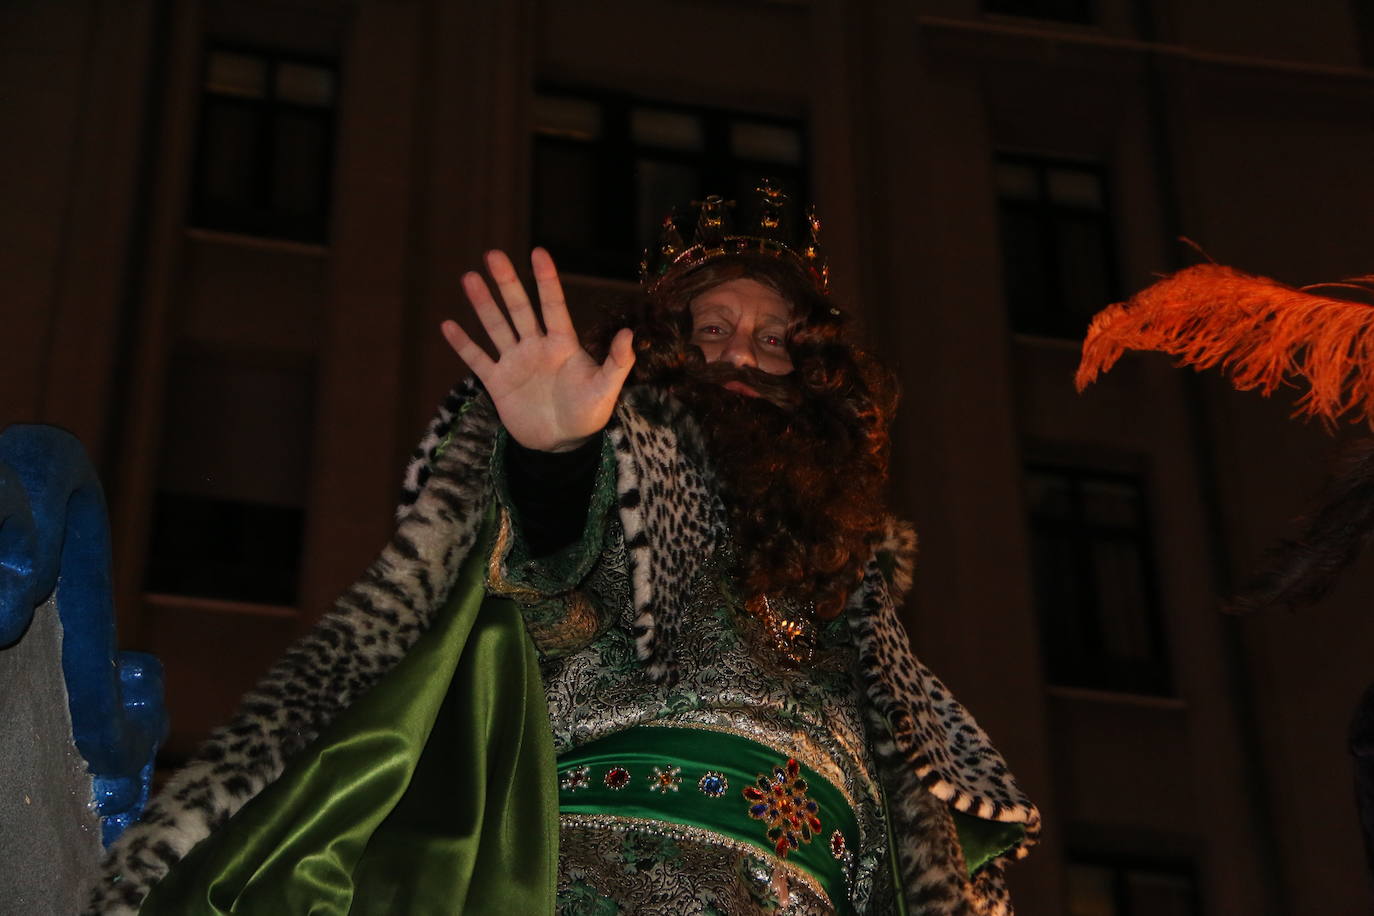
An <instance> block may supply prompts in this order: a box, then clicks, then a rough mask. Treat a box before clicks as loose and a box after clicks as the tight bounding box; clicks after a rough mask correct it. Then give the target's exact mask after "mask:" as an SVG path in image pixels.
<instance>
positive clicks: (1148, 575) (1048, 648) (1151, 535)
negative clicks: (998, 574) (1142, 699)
mask: <svg viewBox="0 0 1374 916" xmlns="http://www.w3.org/2000/svg"><path fill="white" fill-rule="evenodd" d="M1035 474H1040V475H1048V476H1058V477H1060V478H1061V479H1064V480H1068V481H1070V482H1071V488H1070V492H1071V496H1070V500H1071V517H1070V518H1069V519H1067V520H1061V519H1054V518H1047V517H1046V516H1045V515H1044V514H1043V513H1037V512H1036V509H1035V507H1034V506H1033V505H1032V504H1031V501H1030V499H1029V493H1027V498H1026V503H1025V511H1026V530H1027V537H1028V541H1029V545H1028V546H1029V547H1030V565H1031V569H1030V573H1031V582H1032V589H1033V603H1034V606H1035V612H1036V618H1037V621H1038V624H1039V630H1040V634H1041V656H1042V664H1043V666H1044V673H1045V682H1046V684H1047V685H1050V686H1053V687H1068V688H1075V689H1086V690H1100V691H1104V692H1108V693H1119V694H1128V695H1138V696H1151V697H1165V698H1169V697H1175V696H1177V685H1176V683H1175V678H1174V671H1173V663H1172V658H1171V655H1170V643H1169V639H1168V632H1167V629H1166V627H1165V625H1164V613H1163V610H1164V609H1163V597H1162V595H1163V589H1162V587H1161V583H1160V567H1159V560H1158V550H1157V548H1156V534H1155V526H1154V523H1153V513H1152V511H1151V502H1152V500H1151V485H1150V480H1149V475H1148V473H1146V472H1145V470H1144V469H1132V468H1128V467H1122V466H1119V465H1118V466H1103V465H1101V464H1089V463H1087V462H1076V461H1065V460H1063V459H1062V458H1055V457H1050V456H1036V455H1031V456H1028V457H1027V458H1026V459H1025V460H1024V461H1023V462H1022V475H1023V480H1024V481H1025V484H1026V486H1027V487H1029V483H1030V480H1031V476H1032V475H1035ZM1095 481H1100V482H1104V483H1108V484H1113V485H1121V484H1126V485H1128V486H1130V487H1131V488H1132V489H1133V490H1134V491H1135V495H1136V502H1137V507H1138V514H1137V519H1136V522H1137V523H1136V525H1135V526H1134V527H1133V528H1122V527H1119V526H1111V525H1103V524H1096V523H1092V522H1090V521H1088V520H1087V519H1086V518H1085V511H1084V497H1083V490H1084V484H1086V483H1091V482H1095ZM1103 534H1106V535H1107V536H1108V537H1107V538H1103V537H1102V535H1103ZM1047 535H1048V536H1050V537H1057V538H1064V537H1065V536H1067V539H1068V541H1069V543H1071V544H1072V545H1073V550H1072V556H1073V559H1074V576H1075V578H1076V579H1077V581H1078V583H1079V588H1077V589H1076V590H1075V593H1076V596H1077V597H1078V599H1079V600H1078V606H1077V607H1074V608H1071V609H1061V610H1060V613H1061V614H1068V615H1071V618H1070V622H1071V623H1072V632H1074V633H1075V634H1077V636H1078V644H1077V645H1076V646H1071V647H1065V646H1063V645H1062V643H1061V642H1060V641H1059V640H1058V638H1057V637H1056V633H1057V632H1058V631H1057V630H1055V629H1053V628H1052V624H1054V623H1059V622H1063V621H1064V620H1065V618H1064V617H1058V618H1051V617H1050V616H1049V609H1048V608H1047V607H1046V606H1045V597H1044V596H1045V593H1046V591H1047V589H1046V586H1045V584H1044V582H1043V581H1042V576H1043V575H1044V572H1045V570H1043V569H1042V568H1041V567H1040V564H1039V563H1038V561H1037V556H1038V549H1039V547H1040V544H1041V543H1042V538H1044V537H1045V536H1047ZM1105 540H1110V541H1112V542H1115V543H1122V542H1126V543H1133V544H1134V546H1135V552H1134V555H1135V556H1136V557H1137V558H1138V561H1139V564H1140V573H1141V583H1142V586H1143V588H1144V594H1142V595H1141V596H1140V597H1141V607H1142V609H1143V616H1144V619H1143V620H1141V621H1137V622H1138V623H1139V624H1141V625H1143V627H1144V632H1145V635H1146V637H1147V639H1148V641H1149V644H1150V650H1151V651H1150V652H1149V654H1148V655H1147V656H1145V657H1143V658H1141V659H1140V660H1139V663H1138V664H1130V665H1129V666H1128V665H1127V663H1128V662H1134V661H1135V660H1130V659H1124V658H1119V657H1112V656H1109V655H1107V654H1106V651H1105V649H1106V646H1105V642H1106V640H1105V635H1104V634H1105V628H1104V626H1103V623H1104V622H1105V620H1106V619H1107V618H1106V614H1105V611H1106V609H1104V608H1103V607H1101V606H1100V605H1101V602H1100V590H1099V588H1098V582H1099V581H1100V580H1101V578H1102V571H1101V570H1100V569H1098V565H1097V562H1096V560H1095V558H1094V555H1093V547H1094V545H1096V544H1100V543H1103V542H1104V541H1105ZM1066 648H1069V649H1071V652H1070V653H1065V651H1064V650H1065V649H1066ZM1056 650H1058V651H1056Z"/></svg>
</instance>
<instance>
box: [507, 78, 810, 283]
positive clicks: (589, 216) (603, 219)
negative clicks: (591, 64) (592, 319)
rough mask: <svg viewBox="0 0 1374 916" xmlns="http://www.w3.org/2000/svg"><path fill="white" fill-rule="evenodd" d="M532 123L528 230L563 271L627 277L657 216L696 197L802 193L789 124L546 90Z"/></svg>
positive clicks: (801, 150)
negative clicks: (760, 187)
mask: <svg viewBox="0 0 1374 916" xmlns="http://www.w3.org/2000/svg"><path fill="white" fill-rule="evenodd" d="M534 123H535V136H534V175H533V185H534V193H533V195H532V197H533V201H532V202H533V206H534V213H533V216H532V220H531V226H532V229H533V232H532V234H533V237H534V241H535V242H536V243H537V244H541V245H545V246H547V247H549V248H550V249H551V250H552V251H553V252H554V254H555V255H556V256H557V258H558V261H559V264H560V266H562V267H564V268H565V269H567V270H569V271H571V272H574V273H583V274H590V275H593V276H604V277H621V278H628V277H632V276H635V275H636V272H637V271H638V268H639V260H640V255H641V253H642V252H643V251H644V249H645V248H648V247H650V246H651V245H654V244H656V243H657V241H658V229H659V225H660V223H661V221H662V219H663V217H664V216H666V215H667V214H668V212H669V211H670V209H671V208H672V207H673V206H675V205H681V204H684V203H687V202H690V201H693V200H700V199H701V198H702V197H703V196H704V195H706V194H721V195H723V196H725V197H726V198H728V199H738V198H739V196H740V195H742V194H743V193H744V192H746V191H748V190H750V189H752V188H753V187H755V186H756V185H757V184H758V182H759V180H760V179H762V178H773V179H774V180H775V181H776V183H777V184H778V185H779V186H781V187H782V189H783V190H784V191H786V192H787V193H788V194H790V195H792V197H793V199H794V200H797V201H798V202H799V203H800V202H802V199H803V198H805V196H806V180H807V175H806V165H805V149H806V143H805V136H804V131H803V127H802V122H801V121H799V120H788V119H780V118H770V117H765V116H761V115H753V114H746V113H743V112H737V111H727V110H722V109H712V108H699V107H689V106H683V105H672V104H668V103H663V102H652V101H646V100H643V99H636V98H634V97H632V96H628V95H621V94H614V93H606V92H585V91H575V90H568V89H554V88H550V89H545V90H543V91H541V92H539V93H538V94H537V95H536V97H535V110H534Z"/></svg>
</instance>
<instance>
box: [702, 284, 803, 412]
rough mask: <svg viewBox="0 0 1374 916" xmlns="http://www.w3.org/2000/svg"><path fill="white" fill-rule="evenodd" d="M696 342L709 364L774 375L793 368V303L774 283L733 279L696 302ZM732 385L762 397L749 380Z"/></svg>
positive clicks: (709, 290) (754, 395)
mask: <svg viewBox="0 0 1374 916" xmlns="http://www.w3.org/2000/svg"><path fill="white" fill-rule="evenodd" d="M688 308H689V310H690V311H691V314H692V343H694V344H696V345H697V347H699V348H700V349H701V352H702V355H703V356H705V357H706V361H707V362H708V363H716V362H723V363H729V364H730V365H733V366H736V367H739V366H748V367H750V368H754V369H758V370H761V371H763V372H767V373H768V374H770V375H786V374H787V373H789V372H791V371H792V357H791V356H790V355H789V354H788V352H787V325H788V322H789V321H790V320H791V318H792V303H790V302H788V301H787V300H786V299H784V298H783V297H782V296H781V295H779V294H778V292H777V291H776V290H774V289H772V288H771V287H769V286H765V285H764V284H762V283H760V282H758V281H757V280H753V279H750V278H748V277H740V278H738V279H735V280H727V281H725V282H724V283H721V284H720V285H718V286H713V287H711V288H710V289H708V290H707V291H706V292H704V293H701V294H700V295H698V296H697V297H696V298H695V299H693V300H692V302H691V304H690V305H689V306H688ZM725 387H726V388H728V389H730V390H732V391H736V392H737V393H739V394H743V395H748V396H750V397H758V392H757V391H755V390H753V389H752V388H750V387H749V385H747V384H746V383H744V382H738V381H732V382H727V383H726V385H725Z"/></svg>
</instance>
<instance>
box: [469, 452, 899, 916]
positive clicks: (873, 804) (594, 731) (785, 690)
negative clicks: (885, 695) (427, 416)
mask: <svg viewBox="0 0 1374 916" xmlns="http://www.w3.org/2000/svg"><path fill="white" fill-rule="evenodd" d="M499 451H500V450H499V449H498V453H499ZM498 460H499V457H498ZM497 466H498V467H500V465H497ZM498 476H499V475H498ZM613 489H614V481H613V466H612V465H610V464H609V463H603V466H602V468H601V470H600V471H599V472H598V478H597V483H596V487H595V490H594V493H593V496H592V501H591V510H590V511H589V513H588V520H587V525H586V529H585V531H584V533H583V536H582V538H581V539H580V541H579V542H577V543H575V544H573V545H571V546H570V547H567V548H565V549H563V550H560V551H558V552H556V553H554V554H552V555H550V556H547V557H543V558H540V559H531V558H530V557H529V556H528V552H527V550H526V549H525V546H524V543H523V538H522V536H521V533H520V531H519V525H518V522H516V523H512V522H511V519H510V516H509V514H508V515H507V516H506V519H505V520H504V521H503V526H502V541H501V543H500V544H499V545H498V549H497V550H496V551H495V553H494V562H493V567H492V570H491V575H490V577H489V588H490V589H492V590H493V591H496V592H500V593H504V594H509V595H511V596H512V597H515V598H516V600H517V601H518V602H519V603H520V604H521V606H522V609H523V611H524V614H525V619H526V623H527V625H528V626H529V629H530V632H531V634H532V636H533V638H534V642H535V645H536V646H537V647H538V648H539V651H540V653H541V656H542V660H543V661H542V669H543V676H544V685H545V692H546V695H547V698H548V704H549V714H550V719H551V721H552V725H553V736H554V747H555V750H556V752H557V753H558V755H559V756H560V757H561V756H562V755H564V754H565V753H567V752H568V751H571V750H573V749H575V748H578V747H580V746H583V745H585V744H587V743H588V742H592V741H595V740H596V739H599V738H603V737H606V736H608V735H611V734H615V733H619V732H623V731H624V730H625V729H629V728H634V727H636V726H665V725H666V726H676V727H679V728H694V729H706V730H713V731H723V732H727V733H732V734H735V735H739V736H742V737H746V738H749V739H752V740H753V741H755V742H758V743H761V744H765V745H768V746H769V747H771V748H773V749H774V750H775V751H776V753H777V760H778V763H779V765H785V763H786V761H787V760H788V758H790V757H791V758H796V759H798V760H800V761H802V762H803V763H805V764H806V765H808V766H810V767H812V768H813V769H814V770H815V771H816V772H817V773H819V774H820V775H822V776H823V777H825V778H826V779H827V781H829V782H830V783H831V784H832V785H834V786H835V787H837V788H839V789H840V790H841V791H842V793H843V794H844V795H845V796H846V798H847V800H848V802H849V805H850V808H851V809H852V811H853V814H854V817H855V820H856V821H857V828H858V834H859V843H858V848H857V849H850V850H849V851H848V856H847V858H846V859H842V861H844V862H845V865H846V883H847V884H848V891H849V894H850V900H851V902H852V903H853V905H854V909H855V911H856V912H859V913H868V912H887V911H888V910H889V909H890V908H891V907H892V902H891V898H892V886H891V877H890V869H889V864H888V863H889V860H888V849H887V847H888V842H887V836H886V828H885V819H884V816H883V800H882V794H881V789H880V788H879V785H878V781H877V775H876V768H875V765H874V762H873V759H872V755H871V753H870V750H869V747H868V744H867V741H866V739H865V736H864V724H863V720H862V717H861V712H860V702H859V695H858V693H857V692H856V687H855V683H856V680H855V676H854V671H853V666H854V664H855V661H856V659H855V652H854V648H853V645H852V643H851V642H850V641H849V636H848V628H847V627H846V626H845V625H844V623H843V621H842V620H841V621H835V622H832V623H831V624H829V625H827V626H825V627H824V628H823V630H822V632H820V633H819V634H818V637H819V639H818V642H819V646H818V649H817V651H816V653H815V656H814V658H813V659H812V661H811V662H810V663H809V664H807V665H804V666H797V665H796V664H795V663H789V662H788V660H787V659H786V658H785V657H783V656H782V655H781V654H780V653H779V652H778V651H777V650H775V649H774V648H773V647H772V644H771V643H770V641H769V639H768V634H766V633H764V632H763V631H762V630H761V628H760V627H759V626H758V625H757V624H756V623H755V620H754V618H753V617H750V616H747V615H746V614H745V613H744V612H743V610H742V608H741V607H740V606H739V602H738V600H737V599H736V598H735V596H734V595H733V591H732V589H731V587H730V577H729V576H728V574H727V573H726V569H728V554H729V548H728V546H721V547H718V548H717V550H716V552H715V555H714V556H713V557H712V558H711V559H710V560H709V561H708V562H706V563H705V564H703V567H702V571H701V572H700V574H699V575H698V576H697V577H696V579H695V581H694V582H693V585H692V595H691V605H690V607H691V612H690V613H689V614H688V615H687V619H686V620H685V622H684V625H683V629H682V630H681V632H680V633H679V634H678V643H677V646H678V658H679V666H680V678H679V680H678V681H677V683H676V684H674V685H672V686H665V685H663V684H658V683H655V682H654V681H652V680H650V678H649V677H648V676H647V674H646V672H645V670H644V666H643V665H642V664H641V663H640V662H639V661H638V660H637V659H636V657H635V646H634V638H633V636H632V635H631V623H632V619H633V614H632V610H631V607H630V600H629V585H628V582H627V580H626V569H625V554H624V549H623V536H622V534H621V531H620V526H619V523H618V521H617V520H616V514H615V513H614V512H613V511H610V506H611V503H612V500H611V495H612V493H613ZM506 505H507V507H509V505H510V504H509V501H508V500H507V501H506ZM507 511H508V512H509V508H508V509H507ZM503 559H504V562H502V560H503ZM603 769H604V768H603ZM702 775H703V774H702V773H694V772H687V771H685V770H684V771H683V772H682V773H681V774H680V780H681V781H680V785H679V787H678V791H680V792H683V793H699V792H700V791H701V790H700V789H699V787H698V781H699V779H700V778H701V776H702ZM603 777H604V772H602V771H601V770H598V771H594V772H592V773H591V774H590V778H591V779H595V780H600V779H602V778H603ZM630 779H631V783H630V787H629V789H627V791H629V790H633V788H634V787H636V786H638V787H639V790H640V791H646V790H645V789H644V788H643V786H644V783H643V782H642V781H646V780H652V779H653V775H652V774H650V773H641V772H634V771H633V768H631V772H630ZM742 789H743V786H736V785H734V784H733V781H732V782H731V784H730V786H729V787H728V790H727V791H726V792H725V794H724V795H723V796H722V797H720V798H716V799H711V800H705V796H704V795H702V796H701V798H702V800H703V801H704V803H706V804H720V805H737V806H739V807H740V808H741V809H747V808H748V806H749V802H748V801H747V800H746V799H745V797H744V796H743V794H742V793H741V790H742ZM568 792H569V789H568V788H566V787H565V788H564V789H563V790H562V792H561V793H560V794H561V795H562V796H564V797H566V796H567V795H568ZM822 821H823V829H822V832H821V834H820V835H818V836H816V837H815V838H814V839H812V840H811V842H812V843H815V844H824V845H826V846H827V847H828V846H829V843H830V839H829V838H830V836H831V833H832V827H833V826H834V825H833V823H827V822H826V821H827V819H826V817H825V815H824V813H823V814H822ZM560 823H561V835H560V852H559V874H558V909H559V912H561V913H564V914H569V916H572V914H583V913H596V914H602V913H606V914H609V913H636V912H643V913H684V914H686V913H775V912H787V913H798V914H801V913H807V914H809V913H830V912H833V909H832V907H831V906H830V905H829V904H828V903H827V902H826V900H825V897H824V894H823V892H820V890H819V885H818V883H817V882H816V881H815V879H814V878H812V877H811V876H810V875H809V874H808V873H806V872H805V871H804V870H802V869H800V868H798V867H797V866H795V865H792V864H791V863H790V862H789V863H786V864H779V863H780V860H779V859H778V857H776V856H775V855H772V854H770V853H766V852H764V851H762V850H759V849H745V848H742V847H741V844H739V843H730V842H728V841H726V840H725V838H717V837H713V836H711V835H710V834H706V833H704V832H701V831H694V830H691V829H673V828H665V827H663V826H662V825H661V824H650V823H647V822H644V821H625V820H619V819H616V818H614V817H605V816H598V815H587V814H568V813H564V814H563V815H562V816H561V818H560ZM758 829H759V835H760V839H762V838H763V835H764V832H765V826H764V825H763V824H762V823H760V824H758ZM775 873H777V874H775ZM782 888H785V890H784V891H783V892H782V893H783V894H785V895H786V898H787V899H786V903H785V904H784V900H783V896H782V894H780V889H782Z"/></svg>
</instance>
